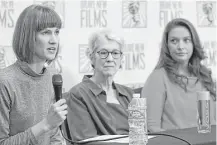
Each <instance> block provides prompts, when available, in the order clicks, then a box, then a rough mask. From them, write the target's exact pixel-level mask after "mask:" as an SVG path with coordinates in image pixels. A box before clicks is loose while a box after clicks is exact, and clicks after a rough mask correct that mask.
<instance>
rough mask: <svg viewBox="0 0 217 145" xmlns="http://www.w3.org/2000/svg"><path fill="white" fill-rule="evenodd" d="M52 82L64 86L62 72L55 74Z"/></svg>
mask: <svg viewBox="0 0 217 145" xmlns="http://www.w3.org/2000/svg"><path fill="white" fill-rule="evenodd" d="M52 83H53V85H58V86H62V84H63V79H62V76H61V75H60V74H55V75H53V77H52Z"/></svg>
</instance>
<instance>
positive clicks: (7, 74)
mask: <svg viewBox="0 0 217 145" xmlns="http://www.w3.org/2000/svg"><path fill="white" fill-rule="evenodd" d="M16 69H17V68H16V66H15V65H14V64H13V65H10V66H8V67H6V68H4V69H0V83H3V82H8V81H10V80H14V79H16V76H17V75H18V71H16Z"/></svg>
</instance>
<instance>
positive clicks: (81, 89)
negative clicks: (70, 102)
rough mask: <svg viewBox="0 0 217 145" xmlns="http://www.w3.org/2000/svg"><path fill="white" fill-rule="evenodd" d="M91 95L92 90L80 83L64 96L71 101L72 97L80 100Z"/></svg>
mask: <svg viewBox="0 0 217 145" xmlns="http://www.w3.org/2000/svg"><path fill="white" fill-rule="evenodd" d="M85 93H90V90H89V89H88V86H87V85H86V84H85V83H83V82H80V83H79V84H77V85H75V86H73V87H72V88H71V89H70V90H69V91H68V92H66V93H64V96H65V97H66V98H67V99H69V98H71V97H75V98H78V99H81V98H82V97H85V96H84V95H83V94H85Z"/></svg>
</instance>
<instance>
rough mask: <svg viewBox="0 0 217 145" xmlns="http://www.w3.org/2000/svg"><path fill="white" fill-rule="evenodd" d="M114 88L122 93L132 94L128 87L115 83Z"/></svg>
mask: <svg viewBox="0 0 217 145" xmlns="http://www.w3.org/2000/svg"><path fill="white" fill-rule="evenodd" d="M115 86H116V87H118V88H119V89H121V90H122V91H124V92H126V93H128V94H133V89H132V88H130V87H127V86H125V85H121V84H118V83H115Z"/></svg>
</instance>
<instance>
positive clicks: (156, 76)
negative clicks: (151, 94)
mask: <svg viewBox="0 0 217 145" xmlns="http://www.w3.org/2000/svg"><path fill="white" fill-rule="evenodd" d="M165 77H167V73H166V70H165V69H164V68H159V69H155V70H153V71H152V73H151V74H150V75H149V77H148V78H147V81H146V83H149V82H150V81H154V82H156V83H157V82H159V81H160V82H162V81H165Z"/></svg>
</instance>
